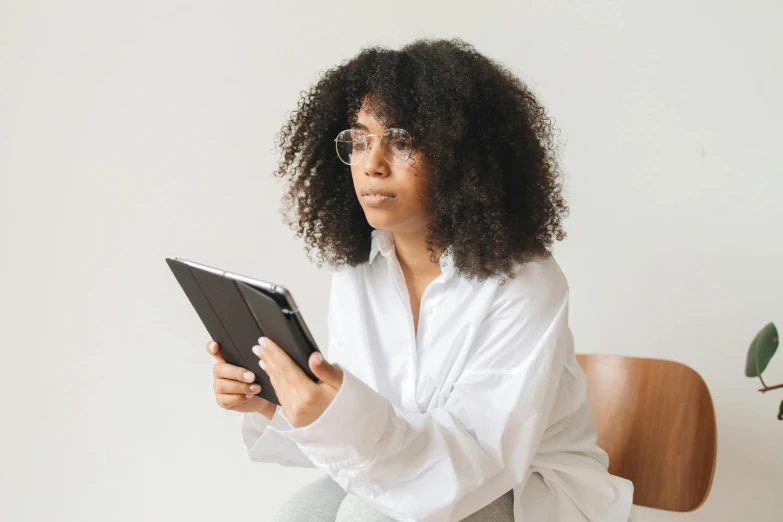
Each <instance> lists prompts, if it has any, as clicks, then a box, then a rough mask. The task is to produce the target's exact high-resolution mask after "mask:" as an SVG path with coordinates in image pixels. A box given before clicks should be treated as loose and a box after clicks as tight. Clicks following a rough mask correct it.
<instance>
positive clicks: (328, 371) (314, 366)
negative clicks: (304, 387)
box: [309, 352, 343, 388]
mask: <svg viewBox="0 0 783 522" xmlns="http://www.w3.org/2000/svg"><path fill="white" fill-rule="evenodd" d="M309 363H310V370H312V372H313V373H314V374H315V376H316V377H318V378H319V379H321V381H323V382H325V383H326V384H328V385H329V386H332V387H334V388H339V387H340V386H342V384H343V371H342V370H341V369H340V368H339V367H337V366H335V365H333V364H330V363H329V362H327V361H326V360H325V359H324V358H323V356H322V355H321V353H320V352H313V354H312V355H310V360H309Z"/></svg>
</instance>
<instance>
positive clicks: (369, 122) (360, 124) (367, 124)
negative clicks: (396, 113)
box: [354, 107, 385, 132]
mask: <svg viewBox="0 0 783 522" xmlns="http://www.w3.org/2000/svg"><path fill="white" fill-rule="evenodd" d="M354 126H355V127H357V128H359V129H362V130H365V131H369V132H373V131H383V130H385V127H384V125H383V122H381V121H378V119H376V118H375V116H374V115H373V114H371V113H370V112H368V111H367V110H366V109H365V108H364V107H362V108H361V109H359V112H357V113H356V119H355V121H354Z"/></svg>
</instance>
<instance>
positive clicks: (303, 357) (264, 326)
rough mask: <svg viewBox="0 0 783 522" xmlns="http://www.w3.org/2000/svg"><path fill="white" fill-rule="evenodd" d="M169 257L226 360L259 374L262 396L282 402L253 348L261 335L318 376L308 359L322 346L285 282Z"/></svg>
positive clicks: (180, 282)
mask: <svg viewBox="0 0 783 522" xmlns="http://www.w3.org/2000/svg"><path fill="white" fill-rule="evenodd" d="M166 263H167V264H168V265H169V268H171V271H172V272H173V273H174V277H176V278H177V281H178V282H179V285H180V286H181V287H182V290H184V292H185V295H187V297H188V299H189V300H190V304H191V305H193V308H194V309H195V310H196V313H198V316H199V318H200V319H201V322H202V323H204V326H205V327H206V328H207V332H209V335H210V336H211V337H212V340H213V341H215V342H216V343H218V345H219V346H220V353H221V354H222V355H223V358H224V359H225V360H226V362H227V363H229V364H233V365H235V366H241V367H242V368H246V369H248V370H250V371H251V372H253V373H254V374H255V376H256V379H255V382H256V383H258V384H260V385H261V391H260V392H259V393H258V394H257V395H258V396H259V397H261V398H264V399H266V400H268V401H269V402H273V403H275V404H278V405H279V404H280V401H279V400H278V398H277V395H276V394H275V390H274V388H273V387H272V384H271V383H270V382H269V376H267V374H266V372H264V371H263V370H262V369H261V367H260V366H259V365H258V356H257V355H256V354H254V353H253V350H252V348H253V346H255V345H256V344H258V338H259V337H261V336H265V337H268V338H269V339H271V340H272V341H273V342H275V343H276V344H277V345H279V346H280V347H281V348H282V349H283V350H285V351H286V353H288V355H289V356H290V357H291V359H293V361H294V362H296V364H298V365H299V366H300V367H301V368H302V370H303V371H304V372H305V374H306V375H307V376H308V377H309V378H310V379H312V380H313V381H314V382H318V378H317V377H316V376H315V375H314V374H313V372H312V371H310V365H309V364H308V361H309V359H310V355H311V354H312V353H313V352H315V351H318V346H317V345H316V344H315V340H314V339H313V336H312V335H311V334H310V330H308V329H307V325H306V324H305V322H304V319H302V315H301V314H300V313H299V309H298V308H297V306H296V303H295V302H294V299H293V297H291V294H290V292H289V291H288V290H287V289H286V288H285V287H283V286H281V285H276V284H273V283H269V282H266V281H261V280H258V279H253V278H250V277H246V276H242V275H239V274H233V273H230V272H226V271H224V270H220V269H217V268H214V267H211V266H207V265H202V264H200V263H195V262H193V261H188V260H186V259H180V258H175V259H170V258H168V257H167V258H166Z"/></svg>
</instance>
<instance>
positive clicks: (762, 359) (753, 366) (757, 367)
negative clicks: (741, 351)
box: [745, 323, 780, 377]
mask: <svg viewBox="0 0 783 522" xmlns="http://www.w3.org/2000/svg"><path fill="white" fill-rule="evenodd" d="M779 342H780V338H779V337H778V329H777V328H775V325H774V324H773V323H769V324H768V325H767V326H765V327H764V328H762V329H761V331H760V332H759V333H758V335H756V338H755V339H753V342H752V343H750V348H748V360H747V362H746V363H745V375H747V376H748V377H760V376H761V374H762V373H763V372H764V370H765V369H766V368H767V365H768V364H769V360H770V359H772V356H773V355H775V350H777V349H778V343H779Z"/></svg>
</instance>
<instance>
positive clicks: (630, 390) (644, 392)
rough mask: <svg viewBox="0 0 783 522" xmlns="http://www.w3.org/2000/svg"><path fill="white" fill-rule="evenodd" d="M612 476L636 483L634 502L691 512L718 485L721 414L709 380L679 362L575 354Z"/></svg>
mask: <svg viewBox="0 0 783 522" xmlns="http://www.w3.org/2000/svg"><path fill="white" fill-rule="evenodd" d="M577 359H578V360H579V364H580V365H581V366H582V368H583V369H584V371H585V374H587V389H588V395H589V397H590V403H591V406H592V409H593V415H594V416H595V422H596V426H597V428H598V445H599V446H601V447H602V448H603V449H604V450H605V451H606V452H607V453H608V454H609V472H610V473H612V474H613V475H618V476H620V477H623V478H626V479H628V480H630V481H631V482H633V484H634V504H637V505H639V506H646V507H652V508H657V509H665V510H669V511H692V510H694V509H696V508H698V507H699V506H700V505H701V504H702V503H703V502H704V501H705V500H706V499H707V495H708V494H709V492H710V487H711V486H712V476H713V474H714V472H715V458H716V451H717V432H716V424H715V409H714V407H713V405H712V398H711V397H710V392H709V390H708V389H707V385H706V384H705V383H704V380H702V378H701V377H700V376H699V374H697V373H696V372H695V371H694V370H692V369H691V368H689V367H688V366H685V365H684V364H680V363H677V362H673V361H664V360H660V359H641V358H636V357H621V356H619V355H597V354H591V355H585V354H579V355H577Z"/></svg>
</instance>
